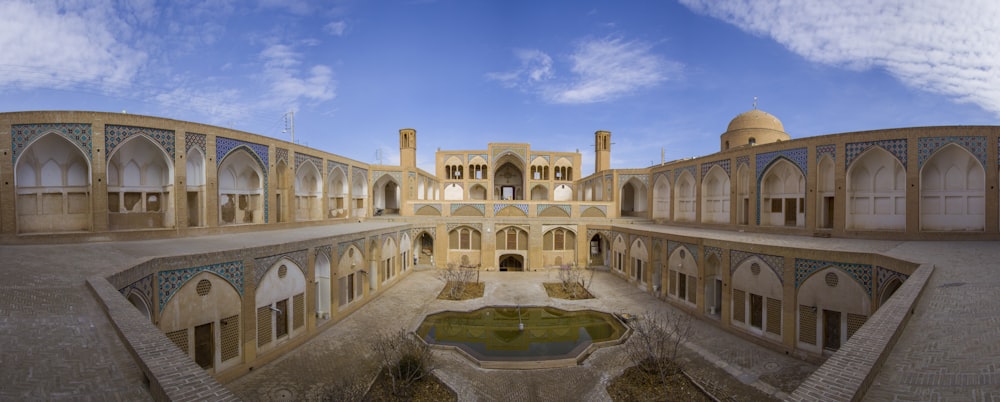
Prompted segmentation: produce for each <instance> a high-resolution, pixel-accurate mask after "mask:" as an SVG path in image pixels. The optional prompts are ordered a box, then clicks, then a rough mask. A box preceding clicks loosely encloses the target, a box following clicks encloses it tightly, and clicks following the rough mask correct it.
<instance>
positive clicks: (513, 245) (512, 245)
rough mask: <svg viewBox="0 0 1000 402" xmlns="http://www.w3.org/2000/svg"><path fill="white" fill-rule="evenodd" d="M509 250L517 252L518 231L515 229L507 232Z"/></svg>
mask: <svg viewBox="0 0 1000 402" xmlns="http://www.w3.org/2000/svg"><path fill="white" fill-rule="evenodd" d="M507 249H508V250H517V231H516V230H513V229H508V230H507Z"/></svg>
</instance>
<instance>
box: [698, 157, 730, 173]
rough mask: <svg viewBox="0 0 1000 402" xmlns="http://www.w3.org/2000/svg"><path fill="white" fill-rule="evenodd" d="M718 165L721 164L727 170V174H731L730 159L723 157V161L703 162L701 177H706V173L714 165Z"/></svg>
mask: <svg viewBox="0 0 1000 402" xmlns="http://www.w3.org/2000/svg"><path fill="white" fill-rule="evenodd" d="M716 165H718V166H721V167H722V170H725V171H726V176H729V175H730V173H729V159H723V160H721V161H715V162H705V163H702V164H701V177H705V174H707V173H708V170H709V169H711V168H712V166H716Z"/></svg>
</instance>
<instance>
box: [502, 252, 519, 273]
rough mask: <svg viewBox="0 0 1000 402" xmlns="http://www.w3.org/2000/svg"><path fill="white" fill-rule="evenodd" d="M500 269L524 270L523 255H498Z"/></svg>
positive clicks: (503, 270)
mask: <svg viewBox="0 0 1000 402" xmlns="http://www.w3.org/2000/svg"><path fill="white" fill-rule="evenodd" d="M500 271H502V272H505V271H524V257H522V256H520V255H517V254H505V255H502V256H500Z"/></svg>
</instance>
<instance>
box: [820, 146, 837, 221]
mask: <svg viewBox="0 0 1000 402" xmlns="http://www.w3.org/2000/svg"><path fill="white" fill-rule="evenodd" d="M834 172H835V169H834V163H833V157H832V156H831V155H829V154H827V155H823V156H822V157H820V158H819V161H818V162H817V163H816V227H818V228H823V229H830V228H833V220H834V217H835V216H836V209H835V205H836V203H835V197H836V194H837V191H836V186H837V184H836V183H835V182H834Z"/></svg>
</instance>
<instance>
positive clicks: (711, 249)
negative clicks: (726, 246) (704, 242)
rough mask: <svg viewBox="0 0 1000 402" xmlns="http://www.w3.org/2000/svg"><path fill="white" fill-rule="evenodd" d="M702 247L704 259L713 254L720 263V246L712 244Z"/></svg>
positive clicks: (706, 259)
mask: <svg viewBox="0 0 1000 402" xmlns="http://www.w3.org/2000/svg"><path fill="white" fill-rule="evenodd" d="M704 249H705V261H708V256H709V255H714V256H715V258H718V259H719V262H720V263H721V262H722V248H720V247H713V246H705V247H704Z"/></svg>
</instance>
